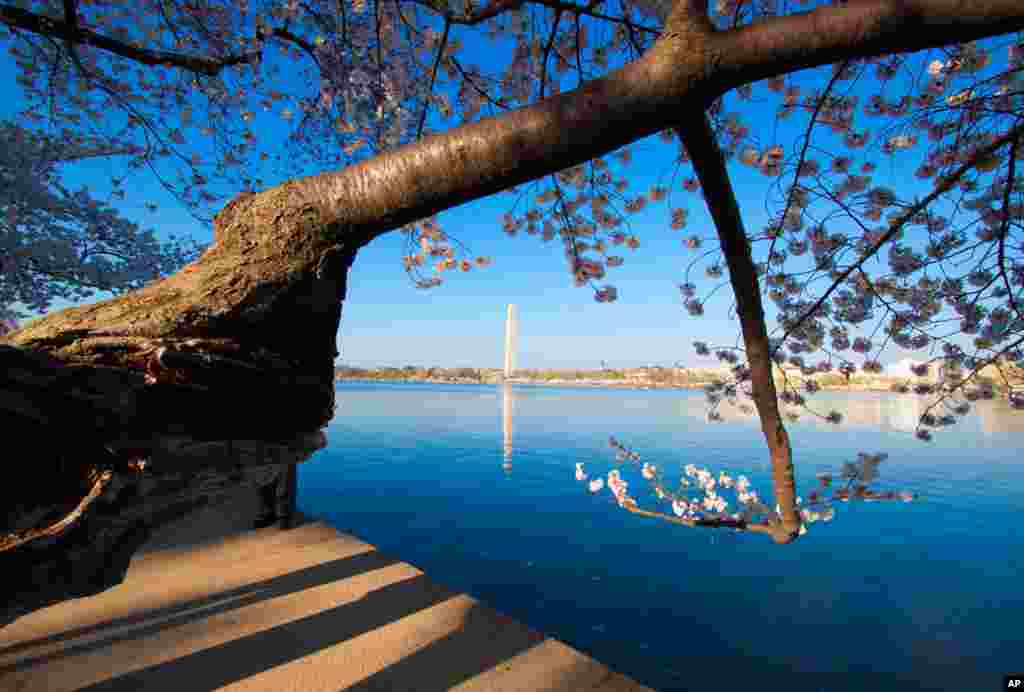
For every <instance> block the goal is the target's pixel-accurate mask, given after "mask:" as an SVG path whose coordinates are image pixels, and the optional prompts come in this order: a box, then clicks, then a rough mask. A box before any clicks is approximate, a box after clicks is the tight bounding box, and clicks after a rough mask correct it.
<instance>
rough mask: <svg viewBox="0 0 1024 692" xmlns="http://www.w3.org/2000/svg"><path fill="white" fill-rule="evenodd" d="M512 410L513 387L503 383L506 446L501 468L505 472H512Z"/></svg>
mask: <svg viewBox="0 0 1024 692" xmlns="http://www.w3.org/2000/svg"><path fill="white" fill-rule="evenodd" d="M512 410H513V397H512V385H511V384H509V383H508V382H503V383H502V385H501V432H502V437H503V439H504V444H503V445H502V459H503V461H502V464H501V468H503V469H505V471H511V470H512Z"/></svg>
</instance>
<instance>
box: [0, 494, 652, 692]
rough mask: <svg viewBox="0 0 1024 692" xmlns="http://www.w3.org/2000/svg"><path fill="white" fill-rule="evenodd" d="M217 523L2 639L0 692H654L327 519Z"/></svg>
mask: <svg viewBox="0 0 1024 692" xmlns="http://www.w3.org/2000/svg"><path fill="white" fill-rule="evenodd" d="M213 521H214V519H213V518H212V517H211V516H210V515H209V513H207V515H206V516H205V517H204V524H206V526H205V527H204V529H203V530H202V531H196V532H193V533H192V534H191V535H192V536H202V537H203V540H204V541H205V542H202V543H194V542H193V543H192V544H191V545H184V546H182V545H177V546H175V545H174V542H173V541H167V540H162V541H161V542H160V543H159V544H155V545H156V548H157V549H152V548H150V549H149V550H148V551H147V552H145V553H140V554H139V555H136V556H135V557H134V558H133V560H132V562H131V566H130V568H129V570H128V573H127V576H126V578H125V581H124V583H122V584H119V585H118V586H116V587H114V588H112V589H109V590H107V591H105V592H103V593H100V594H98V595H95V596H91V597H87V598H80V599H75V600H72V601H67V602H64V603H60V604H58V605H54V606H51V607H49V608H45V609H42V610H38V611H36V612H34V613H31V614H29V615H26V616H24V617H22V618H20V619H18V620H16V621H15V622H13V623H11V624H10V625H7V626H6V627H4V628H2V629H0V690H3V691H4V692H16V691H24V692H29V691H36V690H38V691H40V692H43V691H45V692H63V691H64V690H124V691H125V692H128V691H129V690H130V691H132V692H136V691H138V690H146V691H147V692H149V691H158V690H169V691H173V692H195V691H198V690H213V689H224V690H239V691H240V690H275V691H281V692H284V691H286V690H296V691H298V690H302V691H303V692H307V691H308V692H313V691H316V690H325V691H326V690H332V691H333V690H366V691H369V690H374V691H385V690H416V691H417V692H426V691H429V690H459V691H463V692H470V691H483V690H488V691H490V690H495V691H503V690H523V691H527V690H529V691H531V692H532V691H540V690H567V691H568V690H573V691H578V690H594V691H596V692H620V691H622V692H625V691H627V690H629V691H636V692H639V691H641V690H648V689H649V688H647V687H644V686H642V685H639V684H637V683H636V682H634V681H633V680H630V679H629V678H627V677H625V676H622V675H619V674H617V673H614V672H612V671H610V670H609V669H608V668H607V667H605V666H604V665H602V664H600V663H598V662H597V661H595V660H593V659H592V658H590V657H588V656H585V655H584V654H582V653H580V652H579V651H576V650H575V649H573V648H571V647H569V646H567V645H565V644H563V643H562V642H559V641H557V640H555V639H552V638H550V637H546V636H544V635H543V634H541V633H539V632H536V631H534V630H531V629H529V628H528V627H526V626H524V625H522V624H520V623H518V622H515V621H514V620H512V619H510V618H508V617H505V616H504V615H502V614H501V613H498V612H497V611H495V610H492V609H491V608H489V607H487V606H485V605H483V604H482V603H480V602H478V601H476V600H475V599H473V598H471V597H470V596H468V595H466V594H460V593H456V592H453V591H451V590H449V589H446V588H445V587H443V586H441V585H439V584H437V583H435V582H433V581H432V580H431V579H430V578H429V577H427V576H426V575H425V574H423V572H421V571H420V570H418V569H416V568H415V567H413V566H411V565H409V564H406V563H403V562H401V561H399V560H397V559H394V558H392V557H389V556H387V555H385V554H383V553H381V552H379V551H378V550H377V549H376V548H375V547H374V546H372V545H369V544H367V543H364V542H363V541H360V540H358V539H357V538H354V537H352V536H349V535H346V534H343V533H339V532H338V531H337V530H335V529H333V528H331V527H330V526H328V525H326V524H324V523H323V522H319V521H306V522H305V523H303V524H302V525H300V526H298V527H297V528H294V529H291V530H281V529H279V528H277V527H268V528H264V529H258V530H254V531H243V532H238V531H237V530H235V529H236V527H231V526H230V525H231V520H230V517H229V516H225V517H224V526H225V528H226V529H228V530H233V531H234V532H233V533H229V534H227V535H221V536H220V537H218V538H212V539H211V538H210V533H211V532H210V523H211V522H213ZM236 523H237V522H236Z"/></svg>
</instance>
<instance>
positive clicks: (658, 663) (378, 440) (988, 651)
mask: <svg viewBox="0 0 1024 692" xmlns="http://www.w3.org/2000/svg"><path fill="white" fill-rule="evenodd" d="M815 401H816V402H817V405H818V406H819V407H820V408H821V409H822V410H824V411H827V410H828V409H829V408H832V407H834V408H837V409H839V410H840V411H841V412H843V413H844V415H845V417H846V419H847V422H846V423H845V424H844V425H842V426H840V427H838V428H834V427H832V426H830V425H828V424H826V423H819V422H813V421H812V420H811V419H807V420H805V421H802V422H799V423H795V424H792V425H790V428H789V429H790V432H791V435H792V438H793V442H794V447H795V450H796V463H797V472H798V483H799V485H800V487H801V490H802V492H803V493H804V494H806V492H807V491H808V490H810V489H811V488H812V487H813V484H814V482H815V479H814V476H815V473H817V472H818V471H825V470H837V469H838V467H839V466H840V465H841V463H842V462H844V461H852V460H853V459H854V458H855V457H856V453H857V452H858V451H868V452H875V451H886V452H888V453H889V454H890V457H889V459H888V460H887V461H886V462H884V463H883V464H882V466H881V467H880V469H879V470H880V473H881V479H880V482H879V483H878V484H877V486H878V487H879V488H881V489H890V488H891V489H898V490H902V489H906V490H910V491H912V492H914V493H917V494H919V495H920V497H921V499H920V501H918V502H914V503H909V504H907V503H901V502H896V503H891V502H874V503H849V504H840V505H839V506H838V507H837V512H836V518H835V520H834V521H832V522H830V523H825V524H814V525H812V526H811V527H810V532H809V533H808V534H807V535H805V536H803V537H802V538H801V539H800V540H799V541H797V542H796V543H794V544H793V545H790V546H776V545H774V544H772V543H771V542H770V541H769V540H767V539H765V538H764V537H761V536H754V535H746V534H736V533H732V532H713V531H707V530H694V529H688V528H686V527H681V526H676V525H672V524H667V523H665V522H660V521H658V520H653V519H647V518H642V517H637V516H635V515H632V514H628V513H626V512H623V511H622V510H620V509H619V508H618V507H617V506H616V505H615V504H614V500H613V499H612V497H611V496H610V495H609V494H608V493H607V491H605V492H602V493H601V494H599V495H597V496H592V495H590V494H589V493H588V492H586V491H585V489H584V488H583V487H582V486H583V484H581V483H578V482H576V481H575V479H574V478H573V473H574V468H575V464H576V463H577V462H583V463H584V466H585V468H586V469H587V470H588V472H590V473H591V474H592V475H600V474H604V473H606V472H607V471H608V469H610V468H612V466H613V450H611V449H609V447H608V444H607V439H608V435H609V434H614V435H615V436H616V437H618V438H619V439H620V440H622V441H623V442H625V443H627V444H629V445H630V446H631V447H633V448H634V449H636V450H637V451H638V452H640V453H641V455H642V456H643V459H644V460H645V461H649V462H651V463H654V464H658V465H659V466H661V467H662V468H664V469H666V471H667V472H668V473H669V475H670V476H674V477H678V476H679V472H680V471H681V467H682V466H683V465H684V464H686V463H695V464H697V465H699V466H708V467H710V468H711V469H712V470H714V471H716V472H717V471H719V470H725V471H727V472H729V473H732V474H738V473H745V474H747V475H748V476H750V478H751V480H752V481H753V483H754V486H755V487H756V488H757V490H758V491H759V492H760V493H761V495H763V496H767V495H769V493H770V490H771V488H770V485H769V469H768V465H767V455H766V454H765V451H764V446H763V442H762V440H761V438H760V431H759V427H758V426H757V424H756V420H754V419H752V418H742V419H741V418H736V419H730V420H727V421H726V422H725V423H721V424H707V423H705V422H704V418H703V416H704V411H705V408H704V401H703V397H702V395H701V394H700V393H699V392H686V391H670V390H662V391H630V390H611V389H609V390H600V389H592V390H583V389H575V388H574V389H568V388H566V389H558V388H550V387H530V386H511V387H507V388H503V387H501V386H494V385H489V386H488V385H484V386H472V385H468V386H464V385H417V384H383V383H373V384H355V383H340V384H339V385H338V413H337V415H336V416H335V418H334V420H333V421H332V422H331V423H330V425H329V427H328V430H327V434H328V441H329V443H328V447H327V448H326V449H325V450H322V451H321V452H319V453H318V454H317V455H316V456H315V457H314V458H313V459H311V460H310V461H308V462H306V463H305V464H303V465H302V466H301V467H300V469H301V470H300V476H299V506H300V508H301V509H302V510H303V511H304V512H307V513H310V514H314V515H317V516H320V517H322V518H324V519H325V520H326V521H328V522H330V523H332V524H333V525H335V526H336V527H338V528H339V529H341V530H345V531H349V532H351V533H354V534H355V535H357V536H359V537H360V538H363V539H365V540H367V541H369V542H371V543H373V544H375V545H377V546H379V547H380V548H381V549H382V550H384V551H386V552H390V553H392V554H394V555H395V556H396V557H399V558H400V559H402V560H406V561H408V562H411V563H412V564H414V565H416V566H418V567H420V568H421V569H423V570H424V571H425V572H427V573H428V574H430V576H431V577H433V578H435V579H437V580H438V581H440V582H442V583H445V584H447V585H449V586H451V587H452V588H456V589H460V590H466V591H467V592H469V593H471V594H472V595H474V596H476V597H479V598H480V599H482V600H484V601H485V602H487V603H489V604H490V605H492V606H494V607H495V608H497V609H498V610H500V611H503V612H505V613H507V614H508V615H510V616H512V617H514V618H516V619H518V620H521V621H523V622H525V623H528V624H530V625H531V626H533V627H535V628H537V629H540V630H541V631H544V632H546V633H548V634H550V635H552V636H555V637H558V638H559V639H562V640H563V641H566V642H567V643H569V644H570V645H572V646H575V647H577V648H579V649H580V650H582V651H584V652H586V653H589V654H591V655H593V656H594V657H595V658H597V659H598V660H600V661H602V662H603V663H606V664H607V665H609V666H611V667H612V668H614V669H616V670H619V671H621V672H623V673H625V674H627V675H630V676H631V677H634V678H635V679H637V680H638V681H640V682H642V683H644V684H646V685H649V686H651V687H653V688H655V689H659V690H686V689H699V688H701V687H703V686H705V685H708V686H712V685H713V686H714V687H715V688H717V689H731V688H736V689H748V688H749V689H761V688H763V689H788V690H793V691H794V692H798V691H800V690H811V691H814V692H818V691H819V690H865V689H872V690H874V689H877V690H890V689H891V690H906V689H914V690H917V689H922V690H957V691H959V690H984V689H995V686H996V685H1000V684H1001V683H1002V676H1003V675H1005V674H1006V673H1008V672H1010V671H1012V670H1017V669H1019V668H1020V662H1021V661H1024V630H1022V628H1021V627H1020V623H1021V622H1024V589H1022V587H1021V583H1022V582H1021V572H1020V568H1021V559H1022V557H1024V536H1022V531H1021V529H1020V526H1019V512H1020V511H1021V509H1022V508H1024V451H1022V447H1024V444H1022V443H1024V415H1022V414H1019V413H1014V412H1011V411H1010V410H1009V409H1008V407H1006V406H1005V404H1001V402H984V403H982V404H979V405H978V406H977V407H976V410H975V412H974V413H972V414H971V415H970V416H968V417H967V418H966V419H965V420H963V421H961V422H960V423H959V424H958V425H957V426H955V427H954V428H952V429H950V430H947V431H944V432H942V433H940V434H939V435H937V436H936V440H935V441H934V442H932V443H922V442H919V441H917V440H915V439H913V437H912V432H911V431H912V430H913V425H914V423H915V422H916V417H917V415H919V412H920V406H921V403H920V401H919V400H918V399H916V398H915V397H913V396H904V397H900V396H890V395H888V394H875V393H863V394H832V393H827V394H822V395H819V396H818V397H816V399H815ZM623 475H624V476H625V477H626V478H627V480H629V481H630V491H631V493H632V492H634V491H635V494H636V496H637V499H638V501H639V502H640V504H641V506H647V507H651V508H655V507H657V506H658V505H657V502H656V500H655V498H654V497H653V496H650V495H649V494H648V493H646V492H645V484H644V483H643V481H642V479H641V477H640V474H639V473H638V472H637V471H635V470H632V469H630V470H625V471H624V473H623ZM661 508H662V509H664V507H663V506H662V507H661ZM753 685H757V687H753Z"/></svg>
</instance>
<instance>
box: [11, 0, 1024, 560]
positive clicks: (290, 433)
mask: <svg viewBox="0 0 1024 692" xmlns="http://www.w3.org/2000/svg"><path fill="white" fill-rule="evenodd" d="M975 5H977V7H975ZM964 7H965V4H964V3H960V2H952V1H951V0H928V1H925V0H914V2H909V3H896V4H892V3H881V2H879V3H867V2H865V3H860V4H859V5H857V6H856V7H854V6H853V5H842V6H837V7H823V8H818V9H816V10H814V11H813V12H808V13H802V14H799V15H793V16H787V17H781V18H776V19H771V20H766V21H763V22H759V23H757V24H756V25H753V26H749V27H744V28H743V29H742V30H739V31H728V32H716V31H715V30H714V28H713V27H712V26H711V23H710V21H709V20H708V18H707V16H706V2H704V1H703V0H682V1H680V2H676V3H674V5H673V9H672V13H671V15H670V17H669V18H668V20H667V21H666V24H665V27H664V30H663V32H662V35H661V37H660V38H659V39H658V40H657V41H656V42H655V44H654V46H653V47H652V48H651V49H650V50H648V51H647V52H646V53H645V54H644V55H643V56H642V57H641V58H639V59H637V60H635V61H633V62H631V63H629V64H627V65H626V66H624V67H623V68H621V69H619V70H614V71H612V72H610V73H609V74H608V75H607V76H606V77H604V78H602V79H596V80H593V81H591V82H588V83H586V84H584V85H582V86H581V87H580V88H578V89H576V90H575V91H572V92H567V93H564V94H559V95H558V96H555V97H552V98H549V99H545V100H543V101H540V102H538V103H536V104H534V105H533V106H530V107H526V108H521V109H518V110H516V111H511V112H509V113H506V114H503V115H502V116H500V117H496V118H489V119H487V120H483V121H481V122H478V123H473V124H470V125H465V126H463V127H460V128H458V129H456V130H453V131H451V132H448V133H446V134H443V135H437V136H433V137H429V138H427V139H425V140H423V141H420V142H417V143H414V144H410V145H407V146H404V147H401V148H399V149H397V150H395V151H392V152H389V153H386V154H384V155H381V156H377V157H376V158H374V159H372V160H370V161H367V162H364V163H361V164H359V165H356V166H350V167H348V168H346V169H344V170H342V171H339V172H336V173H328V174H323V175H320V176H314V177H311V178H304V179H300V180H294V181H290V182H287V183H284V184H283V185H280V186H278V187H275V188H273V189H270V190H266V191H264V192H260V193H258V194H249V195H242V196H239V197H238V198H236V199H235V200H234V201H232V202H231V203H230V204H229V205H228V206H227V207H225V208H224V209H223V210H222V211H221V212H220V213H219V214H218V215H217V218H216V221H215V240H214V244H213V245H212V246H211V247H210V248H209V249H208V250H207V251H206V252H205V253H204V254H203V255H202V257H201V258H200V259H199V260H197V261H196V262H194V263H192V264H190V265H188V266H186V267H185V268H184V269H182V270H181V271H179V272H178V273H177V274H174V275H173V276H170V277H168V278H165V279H162V280H160V281H157V282H155V283H153V284H151V285H149V286H147V287H145V288H143V289H141V290H138V291H134V292H132V293H129V294H127V295H124V296H120V297H118V298H114V299H111V300H106V301H102V302H100V303H97V304H95V305H90V306H87V307H80V308H71V309H68V310H64V311H62V312H59V313H56V314H53V315H50V316H48V317H46V318H44V319H41V320H38V321H36V322H34V323H32V324H30V325H29V326H27V327H24V328H23V329H20V330H18V331H15V332H13V333H12V334H10V335H8V336H7V337H5V338H3V339H0V344H6V346H0V429H2V430H3V431H4V433H5V435H6V436H7V437H6V439H5V440H4V442H5V443H6V449H7V450H14V449H18V450H31V451H20V452H17V453H16V454H17V456H15V455H14V454H15V453H12V452H10V451H8V452H7V459H6V462H7V463H6V464H5V467H4V471H5V472H6V477H5V479H4V480H5V483H4V489H3V490H2V491H0V501H2V504H0V514H2V513H3V512H4V511H6V514H7V516H6V517H3V518H2V519H0V520H2V521H5V524H3V525H0V547H3V546H7V547H8V548H9V550H7V551H2V550H0V556H3V557H5V559H10V558H11V556H12V554H14V553H16V552H17V553H19V554H24V552H25V550H26V549H28V547H29V546H30V545H31V544H32V542H33V537H35V540H42V538H41V537H42V536H44V535H49V536H50V537H51V538H56V539H58V540H59V539H60V535H59V534H60V531H62V530H64V529H66V528H67V525H64V528H61V527H60V525H61V521H60V519H61V517H62V516H65V517H66V516H70V515H75V513H76V512H77V516H79V517H80V518H81V520H82V521H88V520H89V519H90V516H91V515H90V509H91V507H94V506H96V505H98V504H99V503H98V502H95V500H96V499H97V498H98V497H100V496H102V495H104V493H107V489H106V488H107V485H108V484H111V483H115V481H116V479H118V478H122V479H123V478H124V477H126V476H127V475H128V474H131V473H135V471H134V470H133V468H132V465H133V464H134V465H135V468H138V466H139V464H140V462H145V461H149V460H152V459H154V458H160V454H161V453H162V450H166V449H167V448H168V447H169V446H173V445H170V443H169V440H171V439H177V440H178V442H179V443H180V444H179V446H178V447H175V449H176V450H177V452H175V453H173V454H170V455H169V456H165V457H163V462H162V463H163V464H164V465H165V466H166V467H168V468H167V469H164V470H168V471H172V472H173V470H174V469H173V467H174V466H175V464H176V463H179V461H180V459H181V455H182V454H184V455H186V456H187V450H190V449H192V450H194V449H208V450H215V449H221V450H227V453H229V454H230V450H231V448H232V446H233V445H234V444H235V443H236V441H238V440H253V439H254V438H257V439H258V440H260V441H262V442H263V444H264V445H266V450H265V451H266V452H268V453H269V450H271V449H273V448H275V447H274V446H275V445H277V448H280V446H281V445H282V444H284V445H285V446H287V445H286V444H285V443H287V441H288V440H294V439H295V437H296V435H297V434H299V433H301V432H303V431H315V430H316V429H317V428H318V427H320V426H322V425H323V424H324V423H326V422H327V421H328V420H329V419H330V417H331V415H332V413H333V404H334V389H333V377H332V375H333V361H334V357H335V355H336V350H335V339H336V335H337V329H338V325H339V321H340V316H341V303H342V300H343V298H344V293H345V282H346V276H347V272H348V268H349V266H350V265H351V263H352V261H353V258H354V256H355V253H356V251H357V250H358V248H360V247H361V246H362V245H365V244H366V243H367V242H369V241H370V240H371V239H373V238H374V237H376V236H377V235H380V234H382V233H385V232H388V231H391V230H394V229H396V228H399V227H402V226H404V225H406V224H410V223H413V222H415V221H417V220H419V219H423V218H426V217H428V216H430V215H432V214H435V213H437V212H439V211H442V210H444V209H448V208H451V207H455V206H458V205H460V204H463V203H465V202H469V201H472V200H474V199H480V198H482V197H485V196H487V195H491V194H494V193H496V192H499V191H501V190H505V189H509V188H511V187H514V186H516V185H519V184H521V183H524V182H527V181H531V180H535V179H537V178H540V177H542V176H544V175H549V174H552V173H555V172H557V171H559V170H562V169H565V168H568V167H570V166H574V165H578V164H581V163H583V162H585V161H589V160H591V159H593V158H595V157H597V156H602V155H604V154H606V153H608V152H610V151H613V150H615V149H618V148H619V147H621V146H624V145H626V144H629V143H632V142H635V141H637V140H639V139H641V138H643V137H646V136H648V135H652V134H654V133H656V132H659V131H661V130H664V129H666V128H669V127H674V126H676V125H677V124H678V123H679V119H680V110H681V109H686V110H687V111H689V112H690V113H693V114H702V113H703V112H704V111H705V110H706V109H707V107H708V106H709V105H710V104H711V103H712V102H713V101H714V100H715V99H716V98H718V97H720V96H721V95H722V94H724V93H725V92H726V91H727V90H729V89H731V88H733V87H735V86H738V85H740V84H746V83H749V82H752V81H756V80H759V79H764V78H767V77H771V76H775V75H779V74H786V73H789V72H792V71H795V70H798V69H804V68H811V67H815V66H817V65H822V64H829V63H832V62H834V61H835V60H837V59H840V58H844V59H850V58H857V57H867V56H873V55H878V54H883V53H888V52H907V51H911V50H919V49H921V48H926V47H931V46H940V45H944V44H946V43H951V42H958V41H965V40H970V39H974V38H982V37H985V36H989V35H993V34H999V33H1006V32H1009V31H1012V30H1014V29H1015V28H1020V27H1021V26H1024V11H1022V10H1021V6H1020V3H1019V2H1017V1H1016V0H987V1H986V2H977V3H974V4H973V5H972V6H971V8H968V9H965V8H964ZM922 8H923V9H922ZM968 10H970V11H968ZM8 14H10V13H8ZM12 17H13V19H12ZM16 20H17V17H15V16H14V15H11V16H10V17H7V18H6V19H5V21H15V22H16ZM822 26H827V27H828V28H829V30H828V31H821V30H820V28H821V27H822ZM24 28H25V29H26V30H28V31H42V29H39V28H38V27H34V28H33V27H32V26H29V27H24ZM65 38H67V40H70V41H74V40H75V37H74V36H70V37H65ZM700 172H701V171H700V168H699V167H698V173H700ZM709 201H711V200H710V199H709ZM733 203H734V201H733ZM713 211H714V208H713ZM721 228H722V227H721V226H720V227H719V230H721ZM736 230H737V232H738V231H739V230H741V229H739V227H737V229H736ZM726 252H727V255H728V254H729V251H728V249H727V251H726ZM730 271H731V272H733V267H732V266H730ZM733 273H734V272H733ZM748 289H749V287H748ZM737 290H739V288H737ZM751 315H752V316H753V315H754V313H753V312H752V313H751ZM746 333H747V329H746V325H745V326H744V334H745V335H746ZM748 347H749V345H748ZM753 355H754V354H753V352H752V353H751V357H752V359H753ZM755 365H756V364H755V363H754V362H753V360H752V363H751V367H752V368H754V369H756V368H755ZM770 384H771V379H770V377H769V379H768V380H767V384H766V385H765V386H764V387H763V388H761V389H760V390H758V389H755V391H756V392H757V394H758V402H759V409H760V408H761V403H765V404H768V403H769V399H770V398H771V388H770ZM761 413H762V416H764V410H762V411H761ZM765 425H766V426H769V425H774V423H770V422H769V421H766V422H765ZM773 430H774V432H773V431H772V430H769V428H768V427H766V428H765V432H766V435H769V433H771V436H769V445H773V444H774V446H773V447H772V453H773V462H775V463H778V464H781V468H783V469H785V468H787V467H788V468H789V469H790V471H791V469H792V463H791V460H789V459H788V455H789V453H788V450H787V449H786V447H785V444H784V443H785V430H784V428H782V426H781V423H780V424H779V425H774V428H773ZM182 438H183V439H184V442H182V441H181V440H182ZM773 440H774V443H773ZM261 454H262V452H261ZM270 456H273V455H272V454H270ZM209 462H211V459H209V458H207V462H204V463H209ZM157 470H160V469H157ZM783 475H785V474H783ZM780 480H782V481H787V482H786V484H787V485H788V484H789V483H788V480H791V479H788V480H787V479H786V478H781V479H780V478H779V477H777V478H776V481H777V482H779V481H780ZM784 504H788V503H784ZM12 508H13V509H12ZM784 511H789V510H785V509H784ZM62 512H63V515H62V514H61V513H62ZM784 523H785V524H786V525H787V526H786V527H785V528H786V531H787V532H791V530H792V526H793V524H794V522H793V516H792V515H791V514H790V515H789V516H786V517H785V522H784ZM48 528H51V529H53V530H54V533H48ZM6 534H11V535H6ZM46 540H49V539H46ZM86 543H88V540H86ZM129 552H130V550H129ZM6 564H7V563H4V565H6ZM4 565H0V568H3V567H4ZM5 576H6V573H5Z"/></svg>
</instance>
